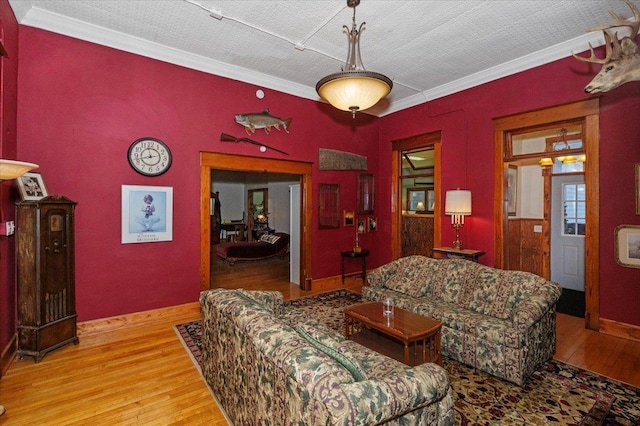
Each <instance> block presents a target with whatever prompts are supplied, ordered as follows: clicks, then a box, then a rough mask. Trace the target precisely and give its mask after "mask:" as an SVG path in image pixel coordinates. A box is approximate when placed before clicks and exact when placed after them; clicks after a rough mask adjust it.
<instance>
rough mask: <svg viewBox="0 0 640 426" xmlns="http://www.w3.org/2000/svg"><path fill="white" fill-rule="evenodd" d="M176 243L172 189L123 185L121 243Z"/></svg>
mask: <svg viewBox="0 0 640 426" xmlns="http://www.w3.org/2000/svg"><path fill="white" fill-rule="evenodd" d="M172 240H173V188H172V187H170V186H137V185H122V244H129V243H157V242H160V241H172Z"/></svg>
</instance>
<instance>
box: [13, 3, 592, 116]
mask: <svg viewBox="0 0 640 426" xmlns="http://www.w3.org/2000/svg"><path fill="white" fill-rule="evenodd" d="M20 24H22V25H27V26H31V27H35V28H39V29H43V30H47V31H52V32H55V33H58V34H63V35H66V36H69V37H73V38H77V39H80V40H84V41H89V42H92V43H96V44H99V45H102V46H107V47H111V48H114V49H118V50H122V51H125V52H129V53H134V54H137V55H141V56H145V57H148V58H152V59H156V60H159V61H163V62H168V63H171V64H175V65H179V66H183V67H187V68H191V69H194V70H198V71H202V72H206V73H209V74H214V75H218V76H221V77H226V78H230V79H233V80H238V81H242V82H245V83H249V84H254V85H256V86H259V87H263V88H268V89H272V90H277V91H279V92H283V93H287V94H290V95H293V96H297V97H301V98H304V99H310V100H313V101H321V99H320V98H319V97H318V95H317V93H316V91H315V88H314V87H309V86H305V85H302V84H299V83H295V82H291V81H287V80H284V79H281V78H278V77H275V76H272V75H268V74H264V73H260V72H256V71H253V70H249V69H246V68H242V67H238V66H235V65H231V64H227V63H223V62H220V61H216V60H213V59H209V58H205V57H203V56H200V55H195V54H191V53H187V52H184V51H181V50H178V49H174V48H171V47H167V46H163V45H161V44H158V43H154V42H151V41H148V40H144V39H141V38H138V37H132V36H130V35H126V34H123V33H120V32H117V31H112V30H109V29H106V28H104V27H100V26H97V25H93V24H89V23H87V22H84V21H79V20H77V19H73V18H69V17H67V16H64V15H60V14H57V13H53V12H49V11H46V10H44V9H41V8H38V7H35V6H34V7H31V8H30V9H29V10H28V11H27V12H26V13H25V14H24V16H23V18H22V19H21V20H20ZM589 43H591V44H592V45H593V46H594V47H597V46H601V45H603V44H604V38H603V37H602V35H601V33H600V32H591V33H586V34H585V35H582V36H580V37H576V38H574V39H571V40H568V41H566V42H563V43H560V44H557V45H555V46H551V47H549V48H546V49H542V50H539V51H537V52H533V53H531V54H529V55H526V56H523V57H521V58H517V59H514V60H512V61H509V62H505V63H503V64H500V65H497V66H495V67H492V68H489V69H486V70H483V71H480V72H477V73H475V74H472V75H469V76H467V77H463V78H461V79H458V80H455V81H452V82H450V83H446V84H443V85H440V86H437V87H434V88H431V89H428V90H425V91H423V92H420V93H417V94H415V95H411V96H408V97H406V98H403V99H398V100H394V101H392V102H391V103H390V105H388V106H386V107H385V108H376V107H375V106H374V107H372V108H370V109H369V110H367V113H369V114H372V115H375V116H378V117H382V116H385V115H388V114H392V113H394V112H397V111H401V110H404V109H407V108H411V107H413V106H416V105H420V104H423V103H425V102H428V101H432V100H435V99H438V98H442V97H444V96H447V95H451V94H453V93H456V92H460V91H462V90H466V89H469V88H472V87H475V86H479V85H481V84H484V83H488V82H490V81H493V80H497V79H500V78H503V77H506V76H509V75H513V74H516V73H519V72H522V71H526V70H529V69H532V68H535V67H537V66H540V65H544V64H547V63H549V62H553V61H556V60H559V59H563V58H566V57H568V56H571V53H572V52H574V51H576V52H583V51H584V50H585V46H588V44H589Z"/></svg>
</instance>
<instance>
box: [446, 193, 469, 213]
mask: <svg viewBox="0 0 640 426" xmlns="http://www.w3.org/2000/svg"><path fill="white" fill-rule="evenodd" d="M444 213H445V214H450V215H463V216H469V215H470V214H471V191H468V190H465V189H455V190H451V191H447V194H446V198H445V202H444Z"/></svg>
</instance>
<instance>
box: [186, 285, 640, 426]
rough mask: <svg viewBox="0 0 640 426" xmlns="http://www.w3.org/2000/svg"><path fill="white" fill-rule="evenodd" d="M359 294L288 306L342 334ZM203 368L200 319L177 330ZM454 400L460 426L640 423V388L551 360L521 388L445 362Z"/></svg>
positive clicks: (330, 294) (341, 293) (334, 295)
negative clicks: (348, 310)
mask: <svg viewBox="0 0 640 426" xmlns="http://www.w3.org/2000/svg"><path fill="white" fill-rule="evenodd" d="M360 301H361V299H360V294H359V293H355V292H352V291H349V290H337V291H332V292H328V293H322V294H318V295H314V296H308V297H303V298H300V299H295V300H292V301H289V302H287V303H286V304H287V305H289V306H292V307H295V308H297V309H300V310H302V311H304V312H308V313H309V315H313V316H314V317H316V318H318V319H320V320H322V321H324V322H326V323H327V324H328V325H329V326H330V327H331V328H333V329H335V330H337V331H339V332H341V333H343V332H344V314H343V311H344V308H345V307H346V306H349V305H352V304H355V303H359V302H360ZM175 329H176V333H177V334H178V336H180V338H181V339H182V341H183V344H184V346H185V348H186V349H187V352H188V353H189V355H190V356H191V359H192V360H193V361H194V364H195V365H196V367H197V368H198V369H200V365H199V364H200V361H201V359H202V353H201V341H202V329H201V321H192V322H188V323H185V324H179V325H176V326H175ZM443 364H444V368H445V370H447V373H448V374H449V379H450V381H451V386H452V387H453V391H454V398H455V415H456V425H460V426H475V425H545V424H548V425H567V426H572V425H584V426H591V425H607V426H614V425H624V426H632V425H640V389H638V388H635V387H633V386H630V385H627V384H624V383H621V382H618V381H615V380H612V379H609V378H607V377H604V376H601V375H598V374H595V373H591V372H589V371H586V370H582V369H579V368H576V367H573V366H570V365H567V364H564V363H562V362H560V361H556V360H551V361H549V362H547V363H546V364H544V365H543V366H542V367H541V368H540V369H539V370H538V371H536V372H535V373H534V374H533V375H532V377H531V379H530V380H529V381H528V382H527V383H526V384H525V386H523V387H519V386H516V385H514V384H511V383H508V382H505V381H503V380H501V379H498V378H496V377H493V376H490V375H488V374H486V373H483V372H481V371H477V370H474V369H473V368H470V367H467V366H466V365H463V364H460V363H459V362H456V361H454V360H450V359H447V358H445V359H444V361H443Z"/></svg>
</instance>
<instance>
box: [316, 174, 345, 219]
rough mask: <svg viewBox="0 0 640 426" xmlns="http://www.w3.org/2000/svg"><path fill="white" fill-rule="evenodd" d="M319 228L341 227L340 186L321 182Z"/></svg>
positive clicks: (319, 191)
mask: <svg viewBox="0 0 640 426" xmlns="http://www.w3.org/2000/svg"><path fill="white" fill-rule="evenodd" d="M318 228H320V229H329V228H340V187H339V186H338V184H330V183H321V184H320V185H319V186H318Z"/></svg>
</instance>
